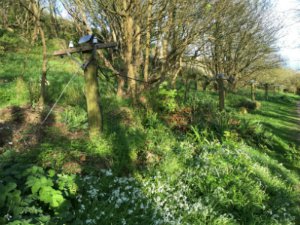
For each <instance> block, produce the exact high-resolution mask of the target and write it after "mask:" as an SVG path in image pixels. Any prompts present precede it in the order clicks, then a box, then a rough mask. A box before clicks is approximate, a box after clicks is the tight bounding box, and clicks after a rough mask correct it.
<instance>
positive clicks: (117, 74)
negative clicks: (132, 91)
mask: <svg viewBox="0 0 300 225" xmlns="http://www.w3.org/2000/svg"><path fill="white" fill-rule="evenodd" d="M98 69H99V70H100V72H101V73H102V74H103V75H104V76H105V77H107V76H106V75H105V73H104V72H103V70H102V68H101V67H100V66H98ZM112 76H114V77H116V76H120V77H125V78H128V79H130V80H135V81H138V82H142V83H146V84H147V83H149V82H148V81H144V80H139V79H136V78H133V77H128V76H125V75H121V74H120V73H114V74H112ZM112 76H111V77H112Z"/></svg>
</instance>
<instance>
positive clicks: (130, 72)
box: [124, 16, 136, 98]
mask: <svg viewBox="0 0 300 225" xmlns="http://www.w3.org/2000/svg"><path fill="white" fill-rule="evenodd" d="M124 22H125V26H124V27H125V29H126V31H127V32H126V34H125V36H126V38H125V40H126V49H125V65H126V73H127V76H128V91H129V93H130V96H131V97H133V98H134V97H135V91H136V90H135V87H136V81H135V73H134V72H135V71H134V65H133V18H132V17H131V16H127V17H126V19H125V21H124Z"/></svg>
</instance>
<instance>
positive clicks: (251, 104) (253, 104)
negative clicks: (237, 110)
mask: <svg viewBox="0 0 300 225" xmlns="http://www.w3.org/2000/svg"><path fill="white" fill-rule="evenodd" d="M237 106H238V107H244V108H246V109H247V110H249V111H253V110H257V109H260V107H261V104H260V102H258V101H252V100H249V99H243V100H241V101H240V102H239V103H238V105H237Z"/></svg>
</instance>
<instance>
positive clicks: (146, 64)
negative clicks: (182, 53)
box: [144, 0, 153, 82]
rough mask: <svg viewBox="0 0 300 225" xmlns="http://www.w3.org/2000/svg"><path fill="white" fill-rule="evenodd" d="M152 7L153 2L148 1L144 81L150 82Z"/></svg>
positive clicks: (151, 0)
mask: <svg viewBox="0 0 300 225" xmlns="http://www.w3.org/2000/svg"><path fill="white" fill-rule="evenodd" d="M152 6H153V0H148V8H147V27H146V47H145V61H144V81H145V82H148V76H149V60H150V59H149V57H150V48H151V46H150V42H151V20H152Z"/></svg>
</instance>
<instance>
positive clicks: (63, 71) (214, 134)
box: [0, 43, 300, 225]
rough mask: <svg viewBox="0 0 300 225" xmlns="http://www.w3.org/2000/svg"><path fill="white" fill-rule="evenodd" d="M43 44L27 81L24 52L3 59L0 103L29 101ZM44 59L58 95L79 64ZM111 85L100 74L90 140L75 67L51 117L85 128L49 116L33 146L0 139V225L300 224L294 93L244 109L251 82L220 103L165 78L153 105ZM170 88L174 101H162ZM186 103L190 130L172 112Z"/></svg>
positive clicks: (31, 60) (51, 95)
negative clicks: (97, 115)
mask: <svg viewBox="0 0 300 225" xmlns="http://www.w3.org/2000/svg"><path fill="white" fill-rule="evenodd" d="M49 47H50V50H53V49H55V48H56V47H55V43H54V44H51V43H50V46H49ZM40 50H41V49H40V48H33V49H32V50H31V51H30V52H29V53H28V54H27V58H28V59H27V60H28V62H27V66H26V70H25V73H24V77H23V80H20V76H19V75H20V73H21V72H22V63H23V62H24V60H25V59H26V57H25V56H24V52H22V51H19V52H16V53H8V54H7V55H6V57H5V59H4V60H3V61H2V60H1V61H0V62H1V67H0V68H1V69H0V79H1V80H7V82H5V83H2V84H0V94H1V103H0V108H4V107H7V106H11V105H23V104H26V103H28V101H29V97H28V89H27V88H26V87H25V86H26V85H24V83H25V84H29V81H30V80H31V79H33V80H36V81H38V79H39V75H40V66H41V57H40ZM49 68H50V69H49V72H48V80H49V81H50V85H49V86H48V100H49V102H50V103H51V102H53V101H54V100H55V99H56V98H57V97H58V95H59V93H60V91H61V90H62V88H63V86H64V85H65V84H66V82H67V81H68V79H69V78H70V77H71V76H72V74H73V73H74V72H75V71H76V70H77V67H76V66H75V64H73V63H72V62H71V61H70V60H69V59H59V58H52V59H51V61H50V62H49ZM106 84H107V85H106ZM113 85H114V84H113V82H111V81H110V82H107V83H104V82H101V83H100V87H101V88H100V89H101V104H102V108H103V118H104V130H103V135H102V136H101V137H99V138H98V139H96V140H93V141H89V140H88V139H87V115H86V107H85V99H84V94H83V78H82V77H78V78H76V79H75V80H74V82H72V84H71V85H70V87H69V88H68V89H67V91H66V93H65V95H64V97H63V99H62V100H61V102H60V103H59V107H60V108H59V109H60V110H59V111H55V114H54V115H53V120H54V121H53V122H61V123H63V124H64V125H65V126H66V128H68V129H69V131H71V132H73V133H72V134H74V133H76V132H82V133H83V134H82V135H81V136H80V138H75V139H74V138H71V137H70V136H69V135H70V133H67V134H66V133H65V132H63V131H62V130H61V129H59V128H57V127H52V126H48V127H45V128H44V129H43V130H41V133H42V135H41V136H40V137H39V138H38V142H37V143H36V145H35V146H31V147H30V148H27V149H24V150H23V151H22V152H19V150H18V149H15V148H13V147H10V146H6V147H5V148H3V149H1V154H0V181H1V182H0V192H1V193H4V194H2V195H0V224H11V225H12V224H104V225H106V224H107V225H109V224H117V225H119V224H125V222H126V224H163V225H165V224H166V225H167V224H220V225H224V224H230V225H233V224H234V225H235V224H237V225H238V224H249V225H250V224H251V225H252V224H269V225H274V224H278V225H281V224H299V223H300V218H299V215H300V209H299V184H300V178H299V168H300V167H299V161H300V159H299V158H298V157H299V149H297V148H299V139H297V137H298V136H297V133H299V118H298V116H297V114H296V108H295V107H296V103H297V102H298V101H300V98H299V96H295V95H291V94H284V93H276V94H274V93H270V99H269V101H265V100H264V99H263V92H262V91H258V95H257V99H258V101H260V102H261V108H260V109H258V110H253V111H249V113H248V114H240V112H239V107H237V105H238V104H239V103H240V102H241V101H244V100H245V99H246V98H248V97H249V96H250V91H249V90H247V89H246V90H243V91H239V92H237V93H235V94H228V95H227V99H226V106H227V109H226V112H223V113H219V112H218V110H217V94H216V93H215V92H197V93H195V92H191V93H190V96H189V97H188V98H187V99H186V101H183V98H184V95H183V94H182V93H183V92H182V90H178V91H174V90H168V89H167V88H166V87H161V89H160V90H159V92H157V93H156V94H155V95H152V97H153V99H151V100H152V101H150V103H149V104H154V106H155V107H153V109H148V110H146V109H142V108H139V107H136V106H135V107H132V104H131V103H130V101H128V100H123V99H118V98H117V97H115V96H114V94H112V90H113ZM17 93H19V94H17ZM150 95H151V93H150ZM168 98H171V99H172V101H171V103H172V104H170V105H164V104H165V103H166V101H167V99H168ZM189 107H190V108H192V109H193V115H192V118H190V117H189V116H187V117H188V119H189V120H187V121H190V122H189V126H188V128H187V129H186V130H182V129H178V128H176V126H175V127H173V126H171V125H169V123H168V122H167V121H166V118H167V117H168V116H170V115H173V114H174V113H175V115H176V112H177V111H179V112H180V110H183V109H188V108H189ZM61 109H63V110H62V111H61ZM184 115H185V114H184ZM177 116H178V115H177ZM57 118H59V120H58V121H55V119H57ZM234 121H235V122H236V121H237V122H236V124H234V123H233V122H234ZM26 132H30V129H29V130H26ZM124 221H125V222H124Z"/></svg>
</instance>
